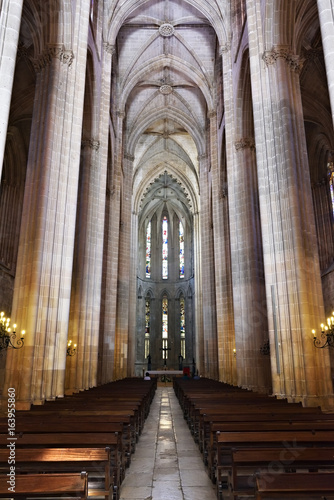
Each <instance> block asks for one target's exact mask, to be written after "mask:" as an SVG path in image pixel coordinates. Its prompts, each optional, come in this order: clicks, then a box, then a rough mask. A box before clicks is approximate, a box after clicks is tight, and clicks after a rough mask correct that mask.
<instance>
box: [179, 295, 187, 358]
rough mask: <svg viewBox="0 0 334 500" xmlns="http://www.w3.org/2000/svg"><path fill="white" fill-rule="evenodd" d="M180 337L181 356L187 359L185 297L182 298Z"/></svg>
mask: <svg viewBox="0 0 334 500" xmlns="http://www.w3.org/2000/svg"><path fill="white" fill-rule="evenodd" d="M180 337H181V355H182V356H183V358H185V357H186V314H185V301H184V297H183V296H181V298H180Z"/></svg>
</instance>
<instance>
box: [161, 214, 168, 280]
mask: <svg viewBox="0 0 334 500" xmlns="http://www.w3.org/2000/svg"><path fill="white" fill-rule="evenodd" d="M162 278H163V279H164V280H165V279H167V278H168V220H167V217H166V216H165V217H164V218H163V221H162Z"/></svg>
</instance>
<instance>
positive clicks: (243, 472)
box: [217, 447, 334, 499]
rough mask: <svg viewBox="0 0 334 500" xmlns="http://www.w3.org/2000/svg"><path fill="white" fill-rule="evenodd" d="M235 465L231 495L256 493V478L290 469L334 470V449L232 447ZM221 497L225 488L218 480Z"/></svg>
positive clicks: (229, 484)
mask: <svg viewBox="0 0 334 500" xmlns="http://www.w3.org/2000/svg"><path fill="white" fill-rule="evenodd" d="M231 461H232V465H231V470H230V471H229V472H228V490H229V497H230V498H233V499H237V498H239V497H242V496H249V495H255V487H256V484H255V477H256V475H257V474H261V476H262V478H264V477H267V480H268V481H269V482H270V481H271V478H272V477H273V476H274V477H275V476H276V475H277V474H281V473H287V472H290V473H291V472H305V471H309V472H312V471H317V472H318V471H319V470H326V471H331V472H334V448H292V449H289V448H287V447H282V448H259V449H236V450H232V460H231ZM217 487H218V488H217V494H218V498H220V499H222V493H223V488H222V484H221V482H220V481H218V482H217Z"/></svg>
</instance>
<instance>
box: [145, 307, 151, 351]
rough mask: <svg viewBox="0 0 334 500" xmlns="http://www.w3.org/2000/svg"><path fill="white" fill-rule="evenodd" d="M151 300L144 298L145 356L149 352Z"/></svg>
mask: <svg viewBox="0 0 334 500" xmlns="http://www.w3.org/2000/svg"><path fill="white" fill-rule="evenodd" d="M150 322H151V301H150V299H149V297H148V298H147V299H146V300H145V358H147V356H148V355H149V354H150Z"/></svg>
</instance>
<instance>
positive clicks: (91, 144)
mask: <svg viewBox="0 0 334 500" xmlns="http://www.w3.org/2000/svg"><path fill="white" fill-rule="evenodd" d="M81 148H82V149H84V148H90V149H93V150H94V151H98V150H99V148H100V141H96V140H94V139H84V140H83V141H82V142H81Z"/></svg>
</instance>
